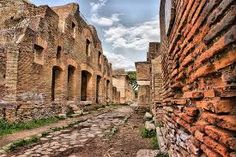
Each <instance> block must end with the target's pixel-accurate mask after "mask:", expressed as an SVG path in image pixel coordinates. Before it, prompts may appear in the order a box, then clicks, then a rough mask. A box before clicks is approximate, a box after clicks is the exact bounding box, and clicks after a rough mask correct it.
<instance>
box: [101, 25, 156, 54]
mask: <svg viewBox="0 0 236 157" xmlns="http://www.w3.org/2000/svg"><path fill="white" fill-rule="evenodd" d="M158 26H159V24H158V21H157V20H153V21H148V22H145V23H142V24H138V25H137V26H132V27H125V26H124V25H122V24H119V25H117V26H112V27H110V28H109V29H108V30H105V31H104V32H105V40H106V42H108V43H111V44H112V46H113V47H114V48H130V49H134V50H146V49H147V47H148V43H149V42H150V41H159V39H160V36H159V33H158V32H159V27H158Z"/></svg>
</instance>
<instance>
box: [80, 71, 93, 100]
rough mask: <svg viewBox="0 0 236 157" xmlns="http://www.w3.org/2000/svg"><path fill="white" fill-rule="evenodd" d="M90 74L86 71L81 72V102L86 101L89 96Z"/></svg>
mask: <svg viewBox="0 0 236 157" xmlns="http://www.w3.org/2000/svg"><path fill="white" fill-rule="evenodd" d="M90 81H91V74H90V73H89V72H88V71H82V80H81V101H87V100H88V96H89V91H91V89H90V86H91V85H90Z"/></svg>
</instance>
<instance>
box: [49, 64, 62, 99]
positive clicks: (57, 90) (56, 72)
mask: <svg viewBox="0 0 236 157" xmlns="http://www.w3.org/2000/svg"><path fill="white" fill-rule="evenodd" d="M61 72H62V70H61V68H60V67H58V66H54V67H53V68H52V87H51V99H52V101H54V100H55V99H56V98H58V97H59V95H60V94H61V92H62V91H61V84H62V82H61Z"/></svg>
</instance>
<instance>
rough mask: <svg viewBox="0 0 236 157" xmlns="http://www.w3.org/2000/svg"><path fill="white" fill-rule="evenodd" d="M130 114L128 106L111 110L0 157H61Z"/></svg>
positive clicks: (102, 133) (118, 123)
mask: <svg viewBox="0 0 236 157" xmlns="http://www.w3.org/2000/svg"><path fill="white" fill-rule="evenodd" d="M132 112H133V110H132V109H131V108H130V107H128V106H126V107H121V108H118V109H113V110H112V111H111V112H107V113H103V114H100V115H97V116H94V117H91V118H89V119H87V120H86V121H84V122H81V123H79V124H75V125H74V126H72V127H71V128H69V129H68V128H67V129H62V130H60V131H55V132H52V133H49V135H48V136H46V137H42V138H40V142H39V143H38V144H36V145H34V146H32V147H29V148H27V149H25V150H19V152H14V154H2V155H0V157H6V156H12V157H37V156H40V157H41V156H44V157H49V156H63V154H64V153H66V152H67V151H71V150H73V149H76V148H79V147H84V146H85V144H86V142H87V141H89V140H91V139H93V138H95V137H102V136H104V135H105V134H107V133H109V131H110V130H111V128H113V127H115V126H120V125H122V124H124V123H125V121H126V119H127V118H128V117H129V116H130V115H131V114H132Z"/></svg>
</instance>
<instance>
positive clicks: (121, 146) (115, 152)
mask: <svg viewBox="0 0 236 157" xmlns="http://www.w3.org/2000/svg"><path fill="white" fill-rule="evenodd" d="M142 126H143V114H140V113H137V112H134V113H133V114H132V115H131V117H130V118H129V120H128V121H127V123H126V124H124V126H120V127H119V130H118V132H117V133H116V134H114V135H113V136H111V137H108V136H105V137H102V138H95V139H93V140H91V141H89V142H88V143H87V144H86V146H85V147H83V148H78V150H73V151H71V152H70V154H71V153H72V154H71V155H68V154H67V155H68V156H71V157H72V156H76V157H111V156H112V157H135V156H136V153H137V151H138V150H139V149H151V148H152V146H151V144H150V139H143V138H142V137H141V135H140V128H141V127H142ZM73 152H74V153H73ZM76 152H79V153H76ZM64 155H66V154H64Z"/></svg>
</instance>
